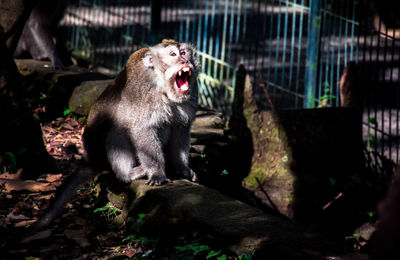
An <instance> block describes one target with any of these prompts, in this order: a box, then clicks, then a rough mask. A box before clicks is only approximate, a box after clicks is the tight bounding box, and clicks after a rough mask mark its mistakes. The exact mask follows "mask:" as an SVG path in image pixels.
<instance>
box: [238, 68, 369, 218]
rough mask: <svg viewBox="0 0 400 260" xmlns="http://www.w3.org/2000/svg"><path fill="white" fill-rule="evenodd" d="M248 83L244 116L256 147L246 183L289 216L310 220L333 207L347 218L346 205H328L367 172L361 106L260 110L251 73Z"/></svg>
mask: <svg viewBox="0 0 400 260" xmlns="http://www.w3.org/2000/svg"><path fill="white" fill-rule="evenodd" d="M244 84H245V86H244V94H243V116H244V118H245V120H246V127H247V128H248V129H249V131H250V133H251V139H252V143H253V149H254V153H253V157H252V162H251V169H250V172H249V174H248V176H247V177H246V178H244V180H243V182H242V184H243V186H244V187H245V188H247V189H249V190H252V191H254V192H255V195H256V196H257V197H259V198H260V199H261V200H262V201H263V202H264V203H265V204H266V205H268V206H269V207H270V208H272V209H274V210H276V211H278V212H279V213H281V214H283V215H285V216H287V217H289V218H295V219H297V220H301V221H304V222H307V223H316V222H319V221H321V219H320V218H321V216H324V217H325V216H327V215H329V214H331V213H334V214H332V215H330V217H333V216H334V215H335V216H336V217H340V218H341V217H343V218H345V216H344V215H347V213H345V212H346V210H344V208H342V209H341V210H337V208H335V207H336V206H337V205H335V206H332V207H330V208H329V209H328V210H325V211H324V209H323V208H324V206H325V205H327V204H328V203H329V202H331V201H332V200H334V198H335V197H336V196H338V194H344V193H346V190H345V189H346V187H345V185H344V184H348V183H346V182H347V181H346V180H347V179H349V178H351V176H361V174H362V172H363V154H362V147H363V146H362V138H361V115H360V113H359V111H358V110H356V109H350V108H320V109H297V110H281V111H259V110H258V107H257V105H256V102H255V99H254V98H253V93H252V86H251V83H250V79H249V77H248V76H246V80H245V83H244ZM335 183H336V185H335ZM338 183H341V184H343V185H342V186H339V185H338ZM347 194H348V193H347ZM347 194H346V195H347ZM339 204H340V203H339ZM339 204H338V205H339ZM341 206H343V207H348V206H349V205H346V206H345V204H344V203H342V204H341ZM335 209H336V211H335ZM342 210H343V211H342ZM334 211H335V212H334ZM338 214H342V215H343V216H338Z"/></svg>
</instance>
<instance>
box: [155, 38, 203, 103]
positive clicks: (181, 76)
mask: <svg viewBox="0 0 400 260" xmlns="http://www.w3.org/2000/svg"><path fill="white" fill-rule="evenodd" d="M157 52H158V55H157V57H159V61H158V62H159V66H157V64H154V67H155V69H156V68H157V67H158V68H160V70H161V71H160V72H161V73H162V74H164V75H163V76H164V79H165V80H166V81H167V84H166V85H167V87H168V88H169V89H168V90H167V91H169V92H171V90H172V93H173V94H174V96H175V97H177V98H179V99H187V98H189V96H190V94H191V93H192V92H196V91H197V90H196V89H195V88H196V77H197V72H198V67H199V62H198V61H197V59H196V58H195V53H194V50H193V48H192V47H191V46H190V45H187V44H179V43H177V44H172V45H168V46H166V47H160V48H157ZM156 62H157V61H156V60H154V59H153V63H156Z"/></svg>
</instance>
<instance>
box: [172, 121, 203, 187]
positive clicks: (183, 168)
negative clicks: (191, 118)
mask: <svg viewBox="0 0 400 260" xmlns="http://www.w3.org/2000/svg"><path fill="white" fill-rule="evenodd" d="M189 150H190V125H188V126H179V127H174V128H172V129H171V137H170V141H169V143H168V146H167V157H168V160H169V161H170V162H171V164H172V166H173V167H174V169H175V172H176V173H177V174H178V175H183V176H184V177H185V178H188V179H189V180H191V181H193V182H197V181H198V179H197V175H196V173H195V172H194V171H193V170H192V169H190V168H189V167H188V164H189Z"/></svg>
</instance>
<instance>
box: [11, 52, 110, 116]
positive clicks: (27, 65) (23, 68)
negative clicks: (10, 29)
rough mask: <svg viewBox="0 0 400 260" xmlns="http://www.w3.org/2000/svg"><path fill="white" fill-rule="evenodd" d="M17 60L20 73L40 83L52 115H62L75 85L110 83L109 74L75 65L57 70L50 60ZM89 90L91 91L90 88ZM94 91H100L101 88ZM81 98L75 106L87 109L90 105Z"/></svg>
mask: <svg viewBox="0 0 400 260" xmlns="http://www.w3.org/2000/svg"><path fill="white" fill-rule="evenodd" d="M15 62H16V64H17V66H18V69H19V71H20V73H21V74H23V75H24V76H26V78H28V79H29V81H32V82H31V83H30V84H33V85H35V84H38V85H40V88H41V90H40V91H41V92H43V94H46V106H47V112H48V114H49V116H52V117H56V116H60V115H62V113H63V111H64V110H65V109H66V108H67V107H68V103H69V99H70V97H71V95H72V93H73V91H74V89H75V87H77V86H79V85H81V84H83V83H84V82H89V81H97V82H95V83H86V87H84V88H90V87H87V86H88V85H89V86H90V85H93V84H96V83H99V85H102V83H100V82H101V81H102V80H106V81H107V83H108V82H109V80H110V79H111V78H110V76H108V75H104V74H101V73H97V72H92V71H89V70H87V69H84V68H81V67H77V66H73V65H72V66H69V67H67V68H65V69H63V70H56V69H54V68H53V67H52V65H51V63H50V62H49V61H37V60H32V59H15ZM104 84H106V83H104ZM89 92H91V91H90V90H89ZM94 92H95V93H98V92H100V90H96V91H94ZM80 98H81V99H80V100H79V99H78V100H76V101H75V100H74V101H73V102H72V103H73V105H75V106H76V107H74V108H76V109H77V111H85V110H86V108H87V107H88V106H89V105H86V104H84V102H83V103H80V102H82V101H84V99H85V98H83V97H82V96H81V97H80ZM88 100H90V98H88ZM80 106H81V107H82V108H83V109H81V107H80Z"/></svg>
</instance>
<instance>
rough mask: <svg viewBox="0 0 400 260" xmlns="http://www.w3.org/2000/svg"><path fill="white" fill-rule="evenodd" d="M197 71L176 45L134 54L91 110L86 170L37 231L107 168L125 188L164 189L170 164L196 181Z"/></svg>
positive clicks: (189, 51) (187, 51) (186, 48)
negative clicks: (138, 184)
mask: <svg viewBox="0 0 400 260" xmlns="http://www.w3.org/2000/svg"><path fill="white" fill-rule="evenodd" d="M199 66H200V65H199V62H198V60H197V59H196V54H195V50H194V48H193V47H192V46H191V45H189V44H186V43H178V42H175V41H172V40H164V41H162V43H160V44H158V45H156V46H154V47H148V48H143V49H140V50H138V51H136V52H135V53H133V54H132V55H131V56H130V58H129V59H128V62H127V64H126V67H125V69H124V70H123V71H122V72H121V73H120V74H119V75H118V76H117V77H116V79H115V80H114V81H113V82H112V83H111V84H110V85H109V86H108V87H107V88H106V90H105V91H104V92H103V93H102V94H101V95H100V97H99V98H98V100H97V101H96V103H95V104H94V105H93V107H92V108H91V111H90V113H89V117H88V122H87V126H86V128H85V131H84V133H83V143H84V148H85V161H86V162H87V164H88V165H87V166H82V167H81V169H80V170H78V171H77V173H76V174H73V175H72V176H71V177H70V178H68V179H67V181H66V184H65V185H63V187H62V188H61V194H60V195H59V196H56V199H55V200H54V202H53V206H50V210H48V212H47V213H46V214H45V216H44V217H43V218H42V219H41V220H40V221H39V223H38V226H39V227H43V226H46V225H47V224H49V223H50V221H51V220H52V219H53V218H54V217H55V216H56V215H57V213H58V212H59V211H61V209H62V207H63V205H64V204H65V203H66V201H67V200H68V199H69V198H70V197H71V196H72V190H75V189H76V187H77V186H79V185H80V184H82V183H83V182H85V181H86V180H87V178H89V177H90V176H93V174H94V173H96V172H98V171H100V170H102V169H105V168H111V170H112V171H113V172H114V173H115V174H116V177H117V178H118V179H120V180H121V181H123V182H126V183H129V182H131V181H133V180H137V179H140V178H143V177H147V179H148V181H147V184H148V185H162V184H163V183H165V182H169V181H170V180H169V179H168V178H167V175H166V164H167V165H168V166H170V167H169V168H171V169H172V172H173V173H175V174H178V175H180V176H183V177H186V178H188V179H190V180H191V181H197V176H196V174H195V173H194V172H193V171H192V170H191V169H190V168H189V167H188V157H189V148H190V127H191V124H192V121H193V120H194V117H195V112H196V107H197V95H198V90H197V83H196V78H197V74H198V70H199ZM169 168H168V169H169Z"/></svg>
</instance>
